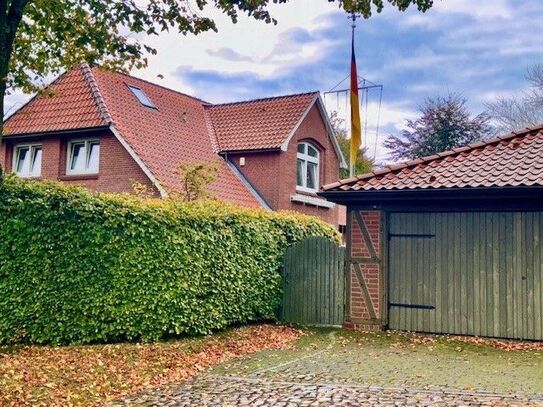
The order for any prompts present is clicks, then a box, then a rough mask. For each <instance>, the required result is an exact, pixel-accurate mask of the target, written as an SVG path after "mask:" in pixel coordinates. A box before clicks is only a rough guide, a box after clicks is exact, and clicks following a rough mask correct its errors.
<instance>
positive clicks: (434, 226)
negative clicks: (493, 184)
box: [388, 212, 543, 340]
mask: <svg viewBox="0 0 543 407" xmlns="http://www.w3.org/2000/svg"><path fill="white" fill-rule="evenodd" d="M542 238H543V213H541V212H454V213H453V212H451V213H431V212H427V213H391V214H390V216H389V246H388V247H389V263H388V267H389V292H388V300H389V326H390V328H391V329H399V330H410V331H422V332H435V333H452V334H468V335H481V336H493V337H504V338H522V339H537V340H541V339H543V286H542V281H543V266H542V262H543V244H542V243H543V242H542V240H541V239H542Z"/></svg>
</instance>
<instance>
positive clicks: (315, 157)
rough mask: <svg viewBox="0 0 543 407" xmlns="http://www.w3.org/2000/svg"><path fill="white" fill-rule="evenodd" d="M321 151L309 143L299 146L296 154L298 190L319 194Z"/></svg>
mask: <svg viewBox="0 0 543 407" xmlns="http://www.w3.org/2000/svg"><path fill="white" fill-rule="evenodd" d="M319 155H320V154H319V150H317V148H316V147H315V146H314V145H313V144H311V143H308V142H302V143H299V144H298V152H297V154H296V158H297V160H296V166H297V167H296V189H297V190H298V191H305V192H317V191H318V189H319Z"/></svg>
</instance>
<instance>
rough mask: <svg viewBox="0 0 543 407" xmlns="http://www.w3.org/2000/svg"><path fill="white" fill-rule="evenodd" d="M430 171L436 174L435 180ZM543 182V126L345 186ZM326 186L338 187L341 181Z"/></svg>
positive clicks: (364, 176) (394, 167)
mask: <svg viewBox="0 0 543 407" xmlns="http://www.w3.org/2000/svg"><path fill="white" fill-rule="evenodd" d="M429 175H432V176H433V177H435V179H434V178H433V177H432V179H430V177H429ZM532 185H539V186H543V125H542V126H539V127H534V128H529V129H526V130H523V131H521V132H514V133H509V134H506V135H503V136H499V137H496V138H494V139H492V140H488V141H485V142H477V143H474V144H471V145H469V146H466V147H460V148H456V149H453V150H451V151H445V152H442V153H438V154H436V155H433V156H430V157H424V158H421V159H417V160H411V161H407V162H405V163H399V164H394V165H391V166H387V167H385V168H383V169H380V170H377V171H374V172H372V173H369V174H362V175H360V176H358V177H357V179H356V180H349V182H343V186H342V187H341V188H339V189H341V190H343V191H349V190H368V191H371V190H385V189H386V190H393V189H435V188H466V187H469V188H473V187H481V186H484V187H503V186H532ZM323 190H324V191H334V190H338V187H337V186H336V184H335V183H334V184H330V185H325V186H324V187H323Z"/></svg>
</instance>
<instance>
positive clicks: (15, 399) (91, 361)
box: [0, 325, 302, 406]
mask: <svg viewBox="0 0 543 407" xmlns="http://www.w3.org/2000/svg"><path fill="white" fill-rule="evenodd" d="M301 335H302V332H301V331H299V330H297V329H292V328H287V327H281V326H272V325H259V326H250V327H244V328H239V329H236V330H233V331H230V332H226V333H221V334H218V335H214V336H210V337H206V338H203V339H185V340H180V341H171V342H165V343H155V344H120V345H92V346H74V347H59V348H50V347H42V346H30V347H23V348H20V349H9V348H2V347H0V406H93V405H102V404H103V403H104V402H108V401H111V400H113V399H115V398H118V397H121V396H124V395H128V394H133V393H137V392H139V391H141V390H144V389H146V388H152V387H157V386H164V385H168V384H179V383H181V382H183V381H184V380H186V379H188V378H190V377H191V376H193V375H194V374H196V373H198V372H200V371H201V370H203V369H204V368H206V367H207V366H211V365H214V364H217V363H221V362H225V361H227V360H230V359H232V358H236V357H239V356H243V355H247V354H250V353H253V352H256V351H260V350H263V349H284V348H286V347H289V346H290V345H291V344H292V342H293V341H294V340H296V339H297V338H299V337H300V336H301Z"/></svg>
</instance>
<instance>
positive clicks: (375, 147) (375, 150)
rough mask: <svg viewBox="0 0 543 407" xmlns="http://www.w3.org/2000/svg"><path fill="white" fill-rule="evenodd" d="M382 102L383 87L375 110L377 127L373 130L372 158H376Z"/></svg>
mask: <svg viewBox="0 0 543 407" xmlns="http://www.w3.org/2000/svg"><path fill="white" fill-rule="evenodd" d="M382 102H383V87H382V86H381V92H380V93H379V110H377V128H376V130H375V146H374V147H373V160H374V161H375V160H376V159H377V143H378V142H379V126H380V125H381V104H382Z"/></svg>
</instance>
